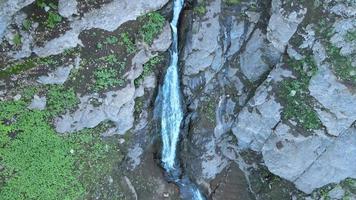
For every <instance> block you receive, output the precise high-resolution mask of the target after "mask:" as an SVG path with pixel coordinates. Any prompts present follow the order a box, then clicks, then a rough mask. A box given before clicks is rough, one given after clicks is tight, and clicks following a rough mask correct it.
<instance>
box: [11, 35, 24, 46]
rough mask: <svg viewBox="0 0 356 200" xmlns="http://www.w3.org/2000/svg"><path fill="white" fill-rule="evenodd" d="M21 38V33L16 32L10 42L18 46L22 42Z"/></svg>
mask: <svg viewBox="0 0 356 200" xmlns="http://www.w3.org/2000/svg"><path fill="white" fill-rule="evenodd" d="M21 39H22V38H21V35H20V34H19V33H16V34H15V35H14V38H13V39H12V42H13V43H14V45H15V46H16V47H18V46H20V45H21V43H22V40H21Z"/></svg>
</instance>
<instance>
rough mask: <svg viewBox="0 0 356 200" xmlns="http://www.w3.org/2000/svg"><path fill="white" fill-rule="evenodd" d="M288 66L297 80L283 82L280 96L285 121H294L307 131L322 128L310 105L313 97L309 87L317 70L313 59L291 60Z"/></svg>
mask: <svg viewBox="0 0 356 200" xmlns="http://www.w3.org/2000/svg"><path fill="white" fill-rule="evenodd" d="M287 66H288V67H290V68H292V70H293V71H294V72H295V73H296V75H297V79H288V80H284V81H282V82H281V85H280V88H279V92H278V96H279V98H280V99H281V100H282V103H283V104H284V109H283V112H282V117H283V119H284V120H290V119H292V120H294V121H296V122H297V123H298V124H299V125H301V126H302V127H303V128H305V129H307V130H312V129H318V128H320V127H321V122H320V119H319V117H318V115H317V113H316V112H315V111H314V110H313V108H312V107H311V106H310V105H309V104H310V103H311V97H310V96H309V90H308V85H309V81H310V78H311V77H312V76H313V75H314V74H315V72H316V70H317V67H316V65H315V63H314V61H313V59H312V58H311V57H307V58H305V59H304V60H302V61H296V60H292V59H290V60H288V62H287ZM308 103H309V104H308Z"/></svg>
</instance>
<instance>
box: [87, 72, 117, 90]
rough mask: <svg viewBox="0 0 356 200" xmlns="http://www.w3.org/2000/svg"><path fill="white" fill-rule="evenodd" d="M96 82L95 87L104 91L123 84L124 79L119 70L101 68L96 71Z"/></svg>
mask: <svg viewBox="0 0 356 200" xmlns="http://www.w3.org/2000/svg"><path fill="white" fill-rule="evenodd" d="M94 77H95V83H94V86H93V89H94V90H95V91H102V90H106V89H108V88H111V87H114V86H117V85H119V86H123V84H124V81H123V80H122V79H120V78H119V74H118V71H117V70H115V69H112V68H99V69H97V70H96V71H95V72H94Z"/></svg>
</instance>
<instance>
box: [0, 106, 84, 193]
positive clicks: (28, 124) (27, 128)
mask: <svg viewBox="0 0 356 200" xmlns="http://www.w3.org/2000/svg"><path fill="white" fill-rule="evenodd" d="M26 107H27V105H26V104H25V103H24V102H22V101H16V102H7V101H5V102H0V130H2V131H0V137H1V140H0V141H1V142H0V143H1V147H2V148H0V157H1V159H0V160H1V161H0V162H1V165H2V166H3V167H4V169H3V170H2V171H1V172H0V178H1V180H2V181H4V182H3V183H4V185H3V186H2V187H1V188H0V196H1V199H3V200H22V199H48V200H56V199H78V198H79V197H80V196H81V195H82V193H83V187H82V185H81V183H80V182H79V181H78V180H77V179H76V173H75V171H74V170H73V166H74V159H73V157H72V156H71V155H70V149H71V144H70V143H68V142H66V141H65V140H63V139H62V138H61V137H60V136H59V135H57V134H56V133H55V132H54V130H53V129H52V127H51V126H50V125H49V124H48V123H47V121H48V120H47V118H46V116H48V115H47V114H46V112H43V111H30V110H28V109H27V108H26Z"/></svg>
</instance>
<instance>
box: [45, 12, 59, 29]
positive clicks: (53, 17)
mask: <svg viewBox="0 0 356 200" xmlns="http://www.w3.org/2000/svg"><path fill="white" fill-rule="evenodd" d="M61 21H62V17H61V16H60V15H59V14H57V13H55V12H53V11H50V12H49V13H48V18H47V21H46V22H45V24H46V26H47V27H48V28H51V29H52V28H54V27H55V26H56V25H57V24H59V23H60V22H61Z"/></svg>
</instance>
